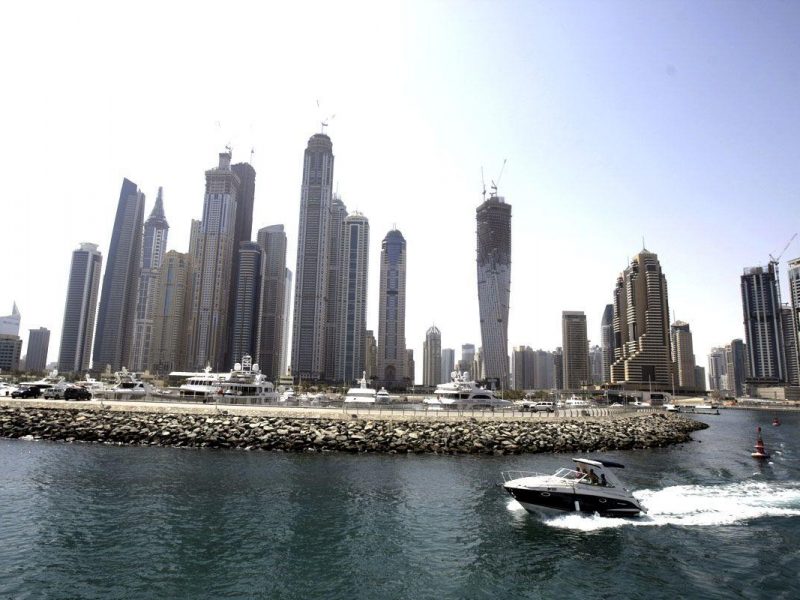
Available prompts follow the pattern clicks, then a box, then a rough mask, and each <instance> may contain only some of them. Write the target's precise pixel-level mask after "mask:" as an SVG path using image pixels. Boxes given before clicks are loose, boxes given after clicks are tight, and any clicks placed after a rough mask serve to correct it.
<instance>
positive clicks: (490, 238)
mask: <svg viewBox="0 0 800 600" xmlns="http://www.w3.org/2000/svg"><path fill="white" fill-rule="evenodd" d="M476 218H477V221H478V261H477V266H478V306H479V309H480V319H481V342H482V344H483V361H484V376H485V377H486V378H491V379H498V380H499V382H500V384H501V385H507V384H508V307H509V297H510V294H511V205H510V204H508V203H506V201H505V199H504V198H503V197H502V196H498V195H497V189H496V188H493V192H492V194H491V196H490V197H489V199H488V200H485V201H484V202H483V203H482V204H481V205H480V206H479V207H478V208H477V210H476Z"/></svg>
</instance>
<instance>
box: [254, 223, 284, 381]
mask: <svg viewBox="0 0 800 600" xmlns="http://www.w3.org/2000/svg"><path fill="white" fill-rule="evenodd" d="M258 245H259V246H260V247H261V250H263V252H264V256H263V262H262V264H261V310H260V311H259V314H260V316H259V327H258V344H257V346H258V364H259V365H260V366H261V372H262V373H264V374H266V376H267V377H268V378H269V380H270V381H277V380H278V378H279V377H280V376H281V375H283V374H284V373H285V372H286V365H285V364H284V365H283V366H281V363H282V362H283V360H284V359H283V355H284V345H285V343H284V332H285V331H286V327H287V325H286V323H287V322H288V317H287V315H286V306H287V305H288V304H287V299H286V295H287V272H288V269H287V268H286V232H285V231H284V230H283V225H270V226H269V227H263V228H261V229H259V230H258ZM288 277H289V279H288V288H289V291H291V287H292V286H291V272H289V276H288ZM286 333H287V335H288V331H286ZM287 341H288V340H287Z"/></svg>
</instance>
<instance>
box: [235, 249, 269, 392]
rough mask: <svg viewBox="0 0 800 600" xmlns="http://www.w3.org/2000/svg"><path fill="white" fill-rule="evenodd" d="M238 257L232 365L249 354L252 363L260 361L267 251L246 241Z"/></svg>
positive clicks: (261, 367) (260, 366)
mask: <svg viewBox="0 0 800 600" xmlns="http://www.w3.org/2000/svg"><path fill="white" fill-rule="evenodd" d="M237 254H238V259H237V260H236V261H235V262H236V264H237V265H238V269H239V272H238V273H237V275H236V285H235V286H234V289H235V301H234V303H233V312H232V313H231V323H232V324H233V328H232V330H231V350H230V360H231V361H232V362H233V363H241V362H242V358H243V357H244V356H245V355H248V356H250V358H251V360H252V362H257V361H258V331H259V315H260V312H261V296H262V280H261V269H262V262H263V260H264V251H263V250H262V249H261V246H260V245H259V244H258V243H256V242H249V241H246V242H240V243H239V251H238V253H237ZM258 364H259V369H262V370H263V368H264V366H263V365H261V364H260V363H258ZM272 381H274V377H273V379H272Z"/></svg>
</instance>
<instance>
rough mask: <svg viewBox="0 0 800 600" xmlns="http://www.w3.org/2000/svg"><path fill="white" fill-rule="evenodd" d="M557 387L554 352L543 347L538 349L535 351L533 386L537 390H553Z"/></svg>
mask: <svg viewBox="0 0 800 600" xmlns="http://www.w3.org/2000/svg"><path fill="white" fill-rule="evenodd" d="M559 364H560V360H559ZM555 387H556V372H555V359H554V358H553V353H552V352H547V351H545V350H541V349H540V350H536V351H535V352H534V353H533V388H534V389H536V390H552V389H553V388H555Z"/></svg>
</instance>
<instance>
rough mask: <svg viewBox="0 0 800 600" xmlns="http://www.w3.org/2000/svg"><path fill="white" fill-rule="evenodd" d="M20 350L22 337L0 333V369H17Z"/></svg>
mask: <svg viewBox="0 0 800 600" xmlns="http://www.w3.org/2000/svg"><path fill="white" fill-rule="evenodd" d="M21 352H22V338H21V337H19V336H18V335H3V334H2V333H0V371H17V370H19V368H20V365H19V357H20V353H21Z"/></svg>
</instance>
